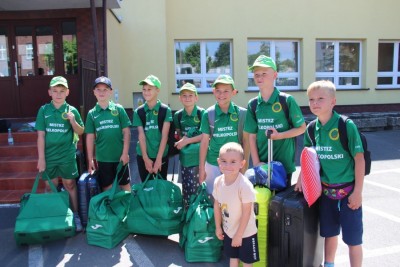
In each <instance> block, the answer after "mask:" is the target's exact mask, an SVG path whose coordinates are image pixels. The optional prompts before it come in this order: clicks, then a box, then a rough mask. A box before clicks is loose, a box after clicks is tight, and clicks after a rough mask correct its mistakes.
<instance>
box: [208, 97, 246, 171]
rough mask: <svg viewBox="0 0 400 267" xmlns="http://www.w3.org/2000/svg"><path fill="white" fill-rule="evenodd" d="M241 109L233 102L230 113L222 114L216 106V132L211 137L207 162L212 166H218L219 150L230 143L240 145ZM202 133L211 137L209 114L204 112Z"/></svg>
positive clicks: (216, 105) (229, 109) (230, 105)
mask: <svg viewBox="0 0 400 267" xmlns="http://www.w3.org/2000/svg"><path fill="white" fill-rule="evenodd" d="M238 128H239V107H238V106H237V105H236V104H234V103H233V102H231V103H230V104H229V108H228V113H224V112H222V110H221V108H220V107H219V105H218V104H215V122H214V132H213V135H212V136H210V144H209V146H208V151H207V158H206V160H207V162H208V163H209V164H211V165H214V166H218V162H217V158H218V156H219V149H220V148H221V147H222V146H223V145H224V144H226V143H228V142H236V143H239V144H240V141H239V135H238ZM200 131H201V132H202V133H205V134H208V135H210V133H211V131H210V124H209V122H208V112H207V110H206V111H205V112H204V114H203V117H202V118H201V126H200Z"/></svg>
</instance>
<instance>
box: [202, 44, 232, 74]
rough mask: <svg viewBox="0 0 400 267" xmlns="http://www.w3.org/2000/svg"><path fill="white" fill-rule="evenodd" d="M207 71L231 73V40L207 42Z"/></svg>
mask: <svg viewBox="0 0 400 267" xmlns="http://www.w3.org/2000/svg"><path fill="white" fill-rule="evenodd" d="M206 72H207V73H217V74H229V75H230V74H231V73H230V72H231V46H230V43H229V42H207V43H206Z"/></svg>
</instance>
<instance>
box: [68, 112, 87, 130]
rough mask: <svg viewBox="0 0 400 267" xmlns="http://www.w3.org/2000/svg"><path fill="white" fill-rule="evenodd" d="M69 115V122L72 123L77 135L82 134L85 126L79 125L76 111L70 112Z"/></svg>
mask: <svg viewBox="0 0 400 267" xmlns="http://www.w3.org/2000/svg"><path fill="white" fill-rule="evenodd" d="M67 116H68V120H69V122H70V123H71V126H72V129H74V132H75V133H76V134H77V135H82V134H83V132H84V130H85V128H84V127H83V126H81V125H79V123H77V122H76V119H75V115H74V113H72V112H68V114H67Z"/></svg>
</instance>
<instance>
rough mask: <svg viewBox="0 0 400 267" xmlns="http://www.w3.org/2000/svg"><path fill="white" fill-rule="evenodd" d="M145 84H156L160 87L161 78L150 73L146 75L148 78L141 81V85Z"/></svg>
mask: <svg viewBox="0 0 400 267" xmlns="http://www.w3.org/2000/svg"><path fill="white" fill-rule="evenodd" d="M143 84H148V85H151V86H155V87H157V88H158V89H160V88H161V82H160V80H159V79H158V78H157V77H156V76H154V75H149V76H147V77H146V79H144V80H142V81H140V82H139V85H143Z"/></svg>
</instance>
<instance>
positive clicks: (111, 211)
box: [86, 162, 131, 248]
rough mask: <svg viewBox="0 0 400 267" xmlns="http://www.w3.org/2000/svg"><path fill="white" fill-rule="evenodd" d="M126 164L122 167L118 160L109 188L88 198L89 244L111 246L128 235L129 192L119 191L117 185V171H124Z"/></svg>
mask: <svg viewBox="0 0 400 267" xmlns="http://www.w3.org/2000/svg"><path fill="white" fill-rule="evenodd" d="M127 166H128V165H125V166H124V167H123V166H122V162H120V164H119V165H118V168H117V175H116V177H115V179H114V182H113V185H112V187H111V189H110V190H107V191H104V192H102V193H100V194H98V195H96V196H94V197H92V198H91V199H90V203H89V216H88V224H87V226H86V237H87V242H88V244H89V245H95V246H99V247H103V248H113V247H115V246H116V245H118V244H119V243H120V242H121V241H122V240H124V239H125V238H126V237H127V236H128V235H129V231H128V229H127V227H126V217H127V215H128V211H129V202H130V198H131V192H128V191H121V190H120V188H119V185H118V173H119V172H120V171H121V170H122V171H126V169H127ZM121 177H122V176H121Z"/></svg>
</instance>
